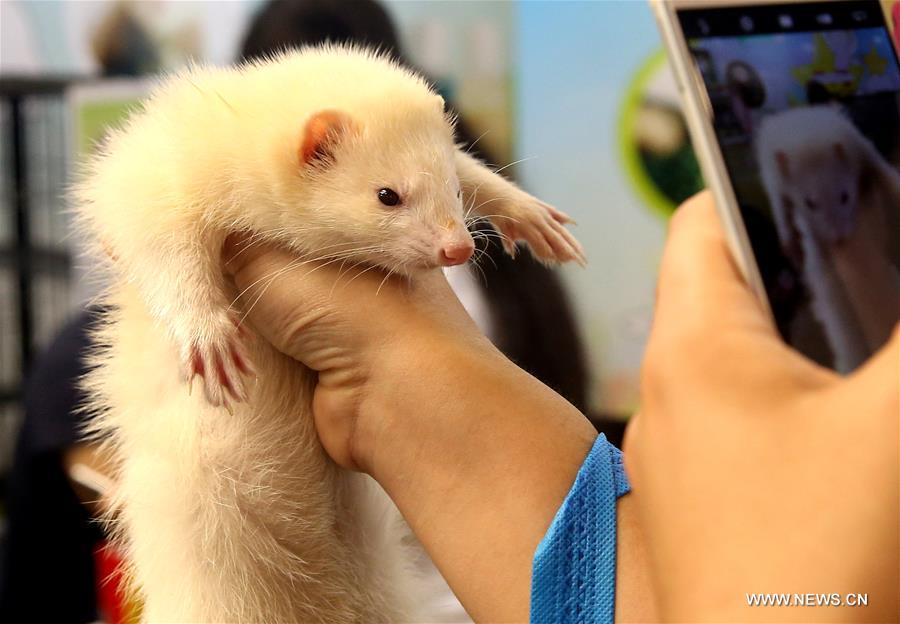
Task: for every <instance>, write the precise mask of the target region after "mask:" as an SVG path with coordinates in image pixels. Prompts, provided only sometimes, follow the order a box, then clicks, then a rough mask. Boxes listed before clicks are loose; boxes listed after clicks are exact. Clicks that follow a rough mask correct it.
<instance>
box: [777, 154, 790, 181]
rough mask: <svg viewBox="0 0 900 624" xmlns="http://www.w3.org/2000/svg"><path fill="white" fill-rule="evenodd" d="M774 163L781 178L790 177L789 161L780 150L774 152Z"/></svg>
mask: <svg viewBox="0 0 900 624" xmlns="http://www.w3.org/2000/svg"><path fill="white" fill-rule="evenodd" d="M775 162H776V163H777V164H778V172H779V173H780V174H781V177H782V178H789V177H791V167H790V161H789V160H788V155H787V154H786V153H784V152H782V151H781V150H778V151H777V152H775Z"/></svg>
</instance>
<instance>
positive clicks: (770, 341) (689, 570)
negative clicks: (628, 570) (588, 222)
mask: <svg viewBox="0 0 900 624" xmlns="http://www.w3.org/2000/svg"><path fill="white" fill-rule="evenodd" d="M685 354H689V356H686V355H685ZM898 386H900V332H898V331H896V330H895V332H894V336H893V339H892V340H891V341H890V342H889V344H888V345H887V346H885V347H884V348H883V349H882V350H881V351H880V352H879V353H878V354H877V355H876V356H875V357H874V358H873V359H872V360H871V361H870V362H868V363H867V364H866V365H864V366H863V367H862V368H861V369H860V370H858V371H856V372H855V373H854V374H853V375H851V376H850V377H848V378H841V377H839V376H837V375H836V374H834V373H833V372H831V371H830V370H826V369H823V368H821V367H819V366H817V365H815V364H813V363H812V362H810V361H809V360H807V359H805V358H803V357H802V356H801V355H799V354H797V353H796V352H794V351H792V350H791V349H790V348H788V347H787V346H786V345H785V344H784V343H783V342H782V341H781V339H780V338H779V336H778V334H777V332H776V330H775V328H774V326H773V323H772V321H771V320H770V319H769V317H768V316H767V314H766V313H765V312H764V311H763V308H762V306H761V305H760V304H759V302H758V301H757V300H756V299H755V298H754V297H753V295H752V294H751V292H750V291H749V289H747V288H746V287H745V286H744V285H743V282H742V280H741V279H740V277H739V275H738V271H737V269H736V267H735V266H734V264H733V263H732V262H731V261H730V255H729V253H728V250H727V248H726V244H725V241H724V239H723V235H722V229H721V227H720V225H719V223H718V219H717V216H716V213H715V209H714V206H713V203H712V200H711V197H710V196H709V195H708V194H703V195H700V196H697V197H696V198H694V199H692V200H690V201H689V202H688V203H687V205H685V206H683V207H682V208H680V209H679V211H678V213H677V214H676V216H675V218H674V219H673V222H672V225H671V231H670V235H669V239H668V243H667V247H666V250H665V252H664V257H663V262H662V269H661V275H660V284H659V291H658V298H657V308H656V314H655V322H654V327H653V329H652V332H651V336H650V340H649V345H648V348H647V352H646V357H645V360H644V365H643V371H642V388H641V397H642V408H641V412H640V413H639V414H638V416H637V417H636V418H634V419H633V420H632V423H631V425H630V426H629V430H628V432H627V434H626V440H625V463H626V469H627V471H628V474H629V478H630V479H631V482H632V485H633V494H632V496H633V500H632V502H633V503H634V504H635V505H636V507H637V508H638V511H639V518H640V523H641V526H642V528H643V530H644V531H645V534H646V536H647V547H648V550H649V553H650V559H651V564H652V565H651V569H652V570H653V576H654V579H655V587H656V592H657V598H658V604H659V607H660V610H661V612H660V615H661V617H663V618H664V619H666V620H670V621H691V622H696V621H719V622H725V621H730V622H736V621H741V622H750V621H810V622H812V621H815V622H825V621H856V622H860V621H872V622H887V621H897V620H898V619H900V611H898V609H900V606H898V591H897V590H898V587H900V539H898V533H900V457H898V447H900V436H898V421H900V398H898V397H900V387H898ZM757 592H771V593H791V594H793V593H798V594H806V593H819V594H831V593H837V594H840V595H841V596H842V597H843V596H845V595H846V594H848V593H860V594H868V607H849V606H845V607H842V608H835V607H806V606H804V607H767V608H761V607H749V606H748V604H747V598H746V594H748V593H757Z"/></svg>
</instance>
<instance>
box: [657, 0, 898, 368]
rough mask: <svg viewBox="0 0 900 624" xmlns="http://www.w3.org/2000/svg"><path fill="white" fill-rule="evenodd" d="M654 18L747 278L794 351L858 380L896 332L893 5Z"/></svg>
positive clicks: (674, 6) (688, 7)
mask: <svg viewBox="0 0 900 624" xmlns="http://www.w3.org/2000/svg"><path fill="white" fill-rule="evenodd" d="M651 3H652V6H653V9H654V14H655V16H656V18H657V21H658V23H659V27H660V31H661V33H662V36H663V40H664V41H665V44H666V47H667V49H668V53H669V58H670V62H671V65H672V70H673V73H674V75H675V79H676V82H677V84H678V88H679V90H680V92H681V95H682V98H683V102H684V107H685V116H686V118H687V122H688V127H689V130H690V133H691V138H692V141H693V144H694V149H695V152H696V154H697V157H698V160H699V162H700V166H701V170H702V172H703V174H704V177H705V179H706V182H707V185H708V186H709V187H710V189H711V190H712V192H713V194H714V196H715V200H716V204H717V207H718V209H719V212H720V214H721V217H722V222H723V223H724V226H725V229H726V234H727V238H728V243H729V246H730V247H731V250H732V253H733V255H734V257H735V259H736V262H737V264H738V266H739V268H740V270H741V272H742V273H743V275H744V277H745V279H746V280H747V282H748V284H749V285H750V286H751V288H752V289H753V290H754V291H755V292H756V293H757V295H758V296H759V298H760V300H761V301H762V302H763V303H764V305H765V306H766V308H767V310H768V311H769V312H770V313H771V314H772V316H773V318H774V320H775V323H776V325H777V327H778V329H779V331H780V333H781V335H782V336H783V338H784V339H785V340H786V341H787V342H788V343H789V344H790V345H792V346H793V347H795V348H796V349H798V350H799V351H801V352H802V353H804V354H805V355H807V356H808V357H810V358H811V359H813V360H815V361H816V362H818V363H820V364H822V365H825V366H829V367H831V368H833V369H834V370H836V371H838V372H840V373H849V372H851V371H853V370H854V369H855V368H857V367H858V366H859V365H860V364H861V363H862V362H864V361H865V360H866V359H867V358H868V357H869V356H870V355H871V354H872V353H873V352H875V351H876V350H877V349H878V348H879V347H880V346H882V345H883V344H884V343H885V342H886V341H887V340H888V338H889V337H890V335H891V332H892V331H893V329H894V327H895V326H896V325H897V323H898V321H900V63H898V57H897V47H896V40H895V39H894V38H893V36H892V33H891V32H890V29H889V28H888V25H887V21H886V15H885V10H886V9H887V5H888V4H891V3H889V2H885V3H884V4H883V3H881V2H879V1H878V0H830V1H828V0H825V1H822V0H817V1H799V2H797V1H795V2H789V3H788V2H781V3H777V2H771V1H758V0H756V1H755V0H743V1H737V0H651ZM894 12H895V13H897V14H898V15H900V7H894Z"/></svg>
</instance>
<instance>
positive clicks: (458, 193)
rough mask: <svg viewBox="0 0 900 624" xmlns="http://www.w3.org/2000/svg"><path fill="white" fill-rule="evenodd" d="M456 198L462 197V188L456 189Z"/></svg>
mask: <svg viewBox="0 0 900 624" xmlns="http://www.w3.org/2000/svg"><path fill="white" fill-rule="evenodd" d="M456 199H462V189H459V190H458V191H456Z"/></svg>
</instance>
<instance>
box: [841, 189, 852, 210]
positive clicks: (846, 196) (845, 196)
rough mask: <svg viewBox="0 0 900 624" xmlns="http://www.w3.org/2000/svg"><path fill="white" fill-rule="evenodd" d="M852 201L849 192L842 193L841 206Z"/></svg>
mask: <svg viewBox="0 0 900 624" xmlns="http://www.w3.org/2000/svg"><path fill="white" fill-rule="evenodd" d="M848 201H850V194H849V193H847V191H841V206H843V205H845V204H846V203H847V202H848Z"/></svg>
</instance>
